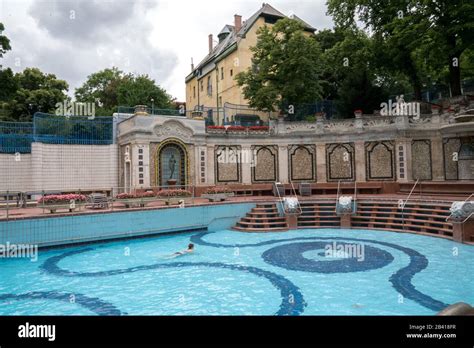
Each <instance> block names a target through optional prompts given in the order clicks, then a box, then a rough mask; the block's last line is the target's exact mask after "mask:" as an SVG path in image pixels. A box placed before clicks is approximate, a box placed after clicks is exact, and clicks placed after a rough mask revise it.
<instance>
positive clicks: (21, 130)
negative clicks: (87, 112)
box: [0, 113, 114, 153]
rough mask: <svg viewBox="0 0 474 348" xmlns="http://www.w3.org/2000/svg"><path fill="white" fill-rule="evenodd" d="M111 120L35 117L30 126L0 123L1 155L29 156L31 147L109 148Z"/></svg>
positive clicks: (48, 115)
mask: <svg viewBox="0 0 474 348" xmlns="http://www.w3.org/2000/svg"><path fill="white" fill-rule="evenodd" d="M113 128H114V127H113V117H111V116H100V117H94V118H93V119H89V118H88V117H84V116H69V117H65V116H56V115H50V114H44V113H36V114H35V115H34V116H33V122H0V153H31V144H32V143H33V142H41V143H46V144H71V145H109V144H112V143H113V141H114V135H113Z"/></svg>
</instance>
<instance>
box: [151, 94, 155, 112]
mask: <svg viewBox="0 0 474 348" xmlns="http://www.w3.org/2000/svg"><path fill="white" fill-rule="evenodd" d="M154 110H155V99H153V98H151V114H152V115H154V114H155V111H154Z"/></svg>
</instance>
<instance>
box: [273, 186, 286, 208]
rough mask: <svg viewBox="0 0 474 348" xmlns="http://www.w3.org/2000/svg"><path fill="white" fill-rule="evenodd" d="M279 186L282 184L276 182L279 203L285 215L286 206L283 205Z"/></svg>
mask: <svg viewBox="0 0 474 348" xmlns="http://www.w3.org/2000/svg"><path fill="white" fill-rule="evenodd" d="M277 184H280V182H277V181H275V182H274V183H273V185H274V186H275V191H276V192H277V194H278V201H279V202H280V206H281V211H282V212H283V214H284V213H285V205H284V204H283V199H282V198H281V195H280V190H279V189H278V185H277Z"/></svg>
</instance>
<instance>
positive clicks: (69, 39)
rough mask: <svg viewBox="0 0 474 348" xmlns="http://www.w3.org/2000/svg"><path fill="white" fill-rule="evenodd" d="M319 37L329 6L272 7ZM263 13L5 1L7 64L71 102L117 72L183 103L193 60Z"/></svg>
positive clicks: (150, 4) (152, 2)
mask: <svg viewBox="0 0 474 348" xmlns="http://www.w3.org/2000/svg"><path fill="white" fill-rule="evenodd" d="M268 3H269V4H270V5H272V6H273V7H275V8H276V9H277V10H279V11H281V12H283V13H284V14H286V15H290V14H293V13H294V14H296V15H297V16H299V17H301V18H302V19H304V20H305V21H307V22H308V23H309V24H311V25H312V26H314V27H315V28H317V29H324V28H331V27H332V21H331V18H330V17H328V16H327V15H326V5H325V0H298V1H297V0H286V1H284V0H283V1H280V0H275V1H271V2H268ZM261 6H262V1H255V0H240V1H235V0H230V1H229V0H137V1H130V0H101V1H99V0H95V1H93V0H46V1H44V0H0V22H2V23H3V24H4V25H5V32H4V34H5V35H6V36H7V37H8V38H9V39H10V42H11V46H12V50H11V51H9V52H8V53H7V54H5V56H4V58H3V60H2V62H1V64H2V65H3V66H6V67H11V68H12V69H13V70H14V71H21V70H23V69H24V68H26V67H38V68H40V69H41V70H42V71H44V72H48V73H54V74H56V76H57V77H58V78H61V79H64V80H66V81H67V82H68V83H69V94H70V95H71V96H72V95H73V93H74V89H75V88H76V87H78V86H80V85H81V84H82V83H83V82H84V81H85V80H86V78H87V76H88V75H90V74H91V73H94V72H96V71H99V70H101V69H104V68H107V67H112V66H117V67H119V68H120V69H121V70H123V71H126V72H132V73H139V74H148V75H149V76H150V77H152V78H153V79H155V81H156V82H157V83H158V84H159V85H161V86H162V87H164V88H165V89H166V90H167V91H168V92H169V93H170V94H171V95H172V96H174V97H176V98H177V99H178V100H181V101H184V100H185V84H184V78H185V76H186V75H187V74H188V73H189V72H190V69H191V67H190V64H191V57H193V58H194V62H195V63H198V62H199V61H200V60H201V59H202V58H203V57H204V56H205V55H206V54H207V50H208V43H207V42H208V41H207V40H208V39H207V37H208V35H209V34H211V33H212V34H214V37H215V38H216V39H217V34H218V33H219V31H220V30H221V29H222V27H223V26H224V25H225V24H233V19H234V14H240V15H242V16H243V20H246V19H247V18H248V17H250V16H251V15H252V14H253V13H254V12H256V11H257V10H258V9H259V8H260V7H261Z"/></svg>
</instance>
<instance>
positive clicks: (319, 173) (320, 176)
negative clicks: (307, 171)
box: [316, 143, 327, 183]
mask: <svg viewBox="0 0 474 348" xmlns="http://www.w3.org/2000/svg"><path fill="white" fill-rule="evenodd" d="M326 173H327V171H326V144H325V143H316V180H317V182H320V183H325V182H327V177H326Z"/></svg>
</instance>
